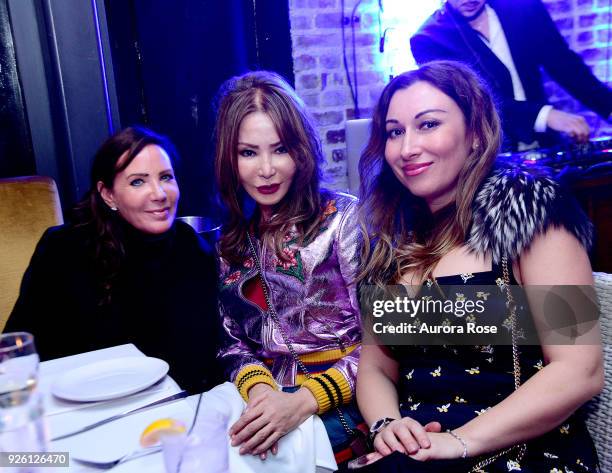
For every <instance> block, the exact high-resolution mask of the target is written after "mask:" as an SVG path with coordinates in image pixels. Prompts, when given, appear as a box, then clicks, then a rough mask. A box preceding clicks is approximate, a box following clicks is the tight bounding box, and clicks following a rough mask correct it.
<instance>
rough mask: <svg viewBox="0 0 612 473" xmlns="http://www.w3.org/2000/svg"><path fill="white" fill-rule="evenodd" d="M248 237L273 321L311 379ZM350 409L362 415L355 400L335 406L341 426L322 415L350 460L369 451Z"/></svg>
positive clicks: (338, 448) (363, 431)
mask: <svg viewBox="0 0 612 473" xmlns="http://www.w3.org/2000/svg"><path fill="white" fill-rule="evenodd" d="M247 239H248V242H249V249H250V251H251V254H252V256H253V261H254V262H255V266H256V268H257V272H258V276H259V279H260V281H261V285H262V288H263V293H264V298H265V300H266V304H267V306H268V313H269V314H270V316H271V317H272V321H273V322H274V324H275V325H276V326H277V328H278V331H279V333H280V334H281V337H282V339H283V343H284V344H285V345H286V346H287V349H288V350H289V353H290V354H291V357H292V358H293V361H295V363H296V365H297V366H298V368H299V369H300V371H302V373H303V374H304V376H305V377H306V379H310V378H311V377H312V375H311V374H310V372H309V371H308V368H306V366H305V365H304V363H303V362H302V360H300V357H299V356H298V354H297V352H296V351H295V348H294V347H293V344H292V343H291V340H289V337H288V336H287V333H286V332H285V329H284V328H283V326H282V325H281V323H280V319H279V317H278V314H277V313H276V309H275V308H274V305H273V304H272V299H271V298H270V291H269V288H268V283H267V281H266V279H265V277H264V275H263V269H262V266H261V261H260V259H259V255H258V253H257V251H256V250H255V245H254V244H253V240H252V238H251V235H250V233H249V232H247ZM338 344H339V345H340V350H341V351H342V352H345V351H346V349H345V347H344V345H343V344H342V343H340V342H339V343H338ZM342 408H344V409H345V410H347V412H346V413H347V416H348V417H349V419H351V421H352V422H351V423H352V424H353V425H354V428H351V426H350V425H349V422H348V421H347V416H345V413H344V412H343V411H342ZM349 410H351V411H355V412H356V413H357V415H359V416H360V414H359V410H358V409H357V406H356V403H355V402H354V401H353V402H352V403H351V404H348V405H346V406H336V407H335V413H336V417H337V420H338V421H339V422H340V426H341V428H340V427H338V426H337V425H335V424H337V423H336V422H334V420H335V419H334V420H332V417H330V415H329V414H330V412H327V413H325V414H323V415H322V416H321V420H322V421H323V424H324V425H325V429H326V430H327V435H328V436H329V437H330V442H331V443H332V447H333V450H334V453H338V452H340V451H342V450H345V449H347V448H350V450H351V452H352V454H351V455H349V456H348V457H347V458H346V460H350V459H352V458H356V457H359V456H361V455H365V454H366V453H368V451H369V449H368V436H367V431H366V430H367V429H361V428H359V425H358V424H359V423H358V422H355V421H354V417H355V415H354V414H353V415H350V413H349V412H348V411H349Z"/></svg>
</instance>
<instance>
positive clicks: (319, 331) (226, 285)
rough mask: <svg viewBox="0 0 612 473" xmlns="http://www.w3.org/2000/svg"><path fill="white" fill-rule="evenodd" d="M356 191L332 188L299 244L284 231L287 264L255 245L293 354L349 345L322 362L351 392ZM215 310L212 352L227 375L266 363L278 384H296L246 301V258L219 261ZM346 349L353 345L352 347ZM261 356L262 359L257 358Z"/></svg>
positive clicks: (276, 336) (356, 333)
mask: <svg viewBox="0 0 612 473" xmlns="http://www.w3.org/2000/svg"><path fill="white" fill-rule="evenodd" d="M356 204H357V200H356V198H355V197H353V196H350V195H347V194H340V193H337V194H332V196H331V198H330V199H328V200H327V202H326V203H325V204H324V207H325V209H324V210H323V212H324V214H325V215H326V220H325V222H324V223H323V225H322V226H321V228H320V230H319V233H318V235H317V236H316V237H315V238H314V239H313V240H312V241H310V242H308V243H307V244H305V245H304V246H298V243H297V242H296V238H295V235H293V234H289V235H288V236H287V237H286V238H285V240H286V241H285V243H284V245H283V247H284V252H285V254H286V255H288V256H289V257H290V261H289V262H285V261H282V260H280V259H279V258H277V257H276V256H275V255H274V254H273V251H271V250H269V249H267V248H262V247H261V245H260V242H259V241H256V246H257V249H258V251H259V258H260V261H261V262H262V267H263V268H264V273H265V274H264V276H265V279H266V281H267V284H268V287H269V288H270V292H271V295H270V297H271V299H272V303H273V304H274V307H275V309H276V312H277V314H278V317H279V319H280V321H281V324H282V325H283V328H284V330H285V333H286V334H287V335H288V337H289V338H290V341H291V343H292V344H293V347H294V348H295V350H296V351H297V353H298V355H300V356H302V355H306V354H312V353H314V352H320V351H323V350H325V351H327V350H337V349H339V348H346V349H348V350H347V352H350V353H349V354H347V355H345V356H344V357H342V358H341V359H339V360H337V361H335V362H334V363H333V364H331V365H329V366H327V367H325V368H332V367H333V368H336V369H338V370H339V371H340V372H341V373H342V374H343V376H344V377H345V378H346V379H347V381H348V383H349V385H350V387H351V392H352V393H353V394H354V390H355V377H356V373H357V362H358V358H359V352H360V347H359V346H357V347H355V345H358V344H359V343H360V342H361V320H360V313H359V304H358V300H357V293H356V287H355V284H351V282H352V280H353V279H354V277H355V275H356V270H357V264H358V254H359V236H358V234H359V230H358V224H357V215H356V207H357V205H356ZM220 275H221V279H220V291H219V309H220V314H221V318H222V323H223V327H224V329H225V340H224V342H223V343H222V348H221V350H220V351H219V355H218V356H219V358H220V359H221V360H222V362H224V363H225V367H226V374H227V375H228V376H229V378H230V380H231V381H234V379H235V377H236V374H237V373H238V372H239V371H240V369H241V368H242V367H244V366H245V365H247V364H259V365H262V366H264V365H265V366H266V367H267V368H268V369H270V371H271V372H272V375H273V376H274V378H275V380H276V382H277V383H279V384H280V385H281V386H295V385H296V375H298V374H302V373H301V372H299V369H298V368H297V366H296V363H295V361H294V360H293V359H292V357H291V354H290V353H289V350H288V348H287V346H286V345H285V343H284V342H283V339H282V336H281V334H280V333H279V330H278V328H277V327H276V325H275V323H274V322H273V320H272V318H271V316H270V315H269V313H267V312H266V311H264V310H263V309H261V308H260V307H259V306H257V305H256V304H254V303H252V302H251V301H249V300H247V299H246V298H245V297H244V295H243V292H242V286H243V284H244V283H245V282H246V281H248V280H249V279H251V278H254V277H257V270H256V267H255V264H254V261H253V259H252V258H246V259H245V261H243V263H242V264H241V265H234V266H231V267H230V266H229V265H228V264H227V263H226V262H225V261H223V260H222V261H221V262H220ZM351 350H352V351H351ZM264 361H265V363H264Z"/></svg>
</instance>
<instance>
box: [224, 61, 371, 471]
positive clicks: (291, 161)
mask: <svg viewBox="0 0 612 473" xmlns="http://www.w3.org/2000/svg"><path fill="white" fill-rule="evenodd" d="M216 145H217V152H216V161H215V169H216V175H217V180H218V184H219V189H220V192H221V196H222V198H223V202H224V204H225V206H226V209H227V221H226V224H225V225H224V226H223V230H222V235H221V239H220V241H219V244H218V250H219V255H220V259H221V270H220V273H221V288H220V295H219V299H220V312H221V317H222V321H223V327H224V328H225V332H226V336H225V342H224V344H223V347H222V349H221V352H220V358H221V360H222V361H223V362H224V363H225V365H226V368H227V370H226V373H227V376H228V377H229V378H230V380H231V381H232V382H234V383H235V384H236V387H237V389H238V390H239V392H240V394H241V395H242V397H243V398H244V400H245V402H247V409H246V411H245V413H244V414H243V415H242V417H241V418H240V419H239V420H238V421H237V422H236V423H235V424H234V425H233V426H232V428H231V430H230V434H231V438H232V444H233V445H236V446H240V453H243V454H245V453H249V454H255V455H260V456H261V457H262V458H265V457H266V454H267V452H268V451H269V450H272V451H273V452H275V451H276V448H277V447H276V443H277V441H278V440H279V439H280V438H281V437H282V436H283V435H284V434H286V433H288V432H290V431H292V430H294V429H295V428H296V427H297V426H299V425H300V424H301V423H302V422H303V421H304V420H306V419H307V418H308V417H310V416H311V415H313V414H315V413H318V414H319V415H321V416H322V419H323V421H324V423H325V425H326V428H327V432H328V434H329V437H330V440H331V443H332V446H333V448H334V451H335V452H336V459H337V461H338V462H342V461H344V460H346V459H348V458H350V457H351V455H352V454H351V449H350V442H351V440H352V438H353V437H354V432H353V430H354V429H355V428H356V425H357V424H358V423H359V422H360V418H359V415H358V411H357V409H356V406H354V405H353V404H352V400H353V394H354V390H355V375H356V366H357V360H358V356H359V351H360V340H361V332H360V327H359V317H360V316H359V309H358V304H357V299H356V291H355V286H354V285H353V284H351V283H352V281H353V279H354V277H355V274H356V273H355V270H356V268H357V254H358V238H357V233H358V232H357V228H356V225H355V222H354V220H353V219H354V215H355V209H356V205H355V204H356V199H355V198H354V197H352V196H349V195H345V194H340V193H332V192H328V191H323V190H321V189H319V163H320V162H321V160H322V151H321V145H320V142H319V140H318V138H317V134H316V130H315V127H314V125H313V123H312V119H311V117H310V115H309V114H308V113H307V112H306V108H305V106H304V104H303V103H302V101H301V99H300V98H299V97H298V96H297V95H296V94H295V92H294V91H293V89H291V87H290V86H289V85H288V84H287V83H286V82H285V81H284V80H283V79H282V78H281V77H280V76H278V75H276V74H274V73H271V72H264V71H261V72H252V73H248V74H245V75H243V76H240V77H235V78H233V79H230V80H229V81H228V82H227V83H226V84H225V85H224V86H223V88H222V90H221V99H220V103H219V110H218V118H217V126H216ZM336 408H338V409H339V410H338V409H336Z"/></svg>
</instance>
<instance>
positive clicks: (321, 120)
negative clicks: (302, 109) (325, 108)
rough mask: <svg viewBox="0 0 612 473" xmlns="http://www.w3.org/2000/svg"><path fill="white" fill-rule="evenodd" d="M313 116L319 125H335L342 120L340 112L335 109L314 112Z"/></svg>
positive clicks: (342, 116)
mask: <svg viewBox="0 0 612 473" xmlns="http://www.w3.org/2000/svg"><path fill="white" fill-rule="evenodd" d="M314 117H315V119H316V120H317V123H318V124H319V126H330V125H337V124H338V123H342V120H343V119H344V115H343V114H342V112H336V111H332V112H323V113H315V114H314Z"/></svg>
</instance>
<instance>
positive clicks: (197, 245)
mask: <svg viewBox="0 0 612 473" xmlns="http://www.w3.org/2000/svg"><path fill="white" fill-rule="evenodd" d="M125 227H127V225H125ZM130 229H131V230H130ZM130 229H127V230H126V232H125V240H124V243H125V249H126V260H125V264H124V265H123V267H122V269H121V272H120V273H119V275H118V277H117V279H116V281H115V282H114V285H113V291H112V297H111V300H110V302H109V303H106V304H100V299H101V297H100V295H101V291H100V279H99V277H98V273H97V265H96V264H95V260H94V256H93V253H92V249H91V246H90V242H91V240H92V238H96V235H95V232H94V231H93V230H92V229H91V228H90V227H89V226H86V227H75V226H73V225H62V226H59V227H52V228H50V229H48V230H47V231H46V232H45V234H44V235H43V236H42V238H41V240H40V242H39V243H38V246H37V247H36V250H35V252H34V255H33V256H32V260H31V262H30V265H29V267H28V269H27V270H26V273H25V275H24V278H23V282H22V285H21V291H20V295H19V298H18V300H17V303H16V304H15V307H14V309H13V312H12V313H11V316H10V317H9V320H8V322H7V326H6V329H5V330H6V331H16V330H25V331H28V332H31V333H33V334H34V337H35V344H36V347H37V350H38V352H39V354H40V356H41V359H43V360H47V359H52V358H58V357H62V356H67V355H73V354H76V353H81V352H85V351H91V350H96V349H100V348H105V347H109V346H114V345H119V344H124V343H134V344H135V345H136V346H137V347H138V348H139V349H140V350H141V351H143V352H144V353H145V354H146V355H148V356H154V357H159V358H162V359H164V360H165V361H167V362H168V363H169V364H170V374H171V375H172V376H173V377H174V378H175V380H176V381H177V382H178V383H179V384H180V385H181V386H182V387H184V388H187V389H188V390H190V391H192V392H201V391H202V390H203V389H205V388H207V387H210V386H212V385H214V384H216V383H217V382H219V381H220V379H221V378H220V371H219V370H217V368H216V364H215V355H216V351H217V348H218V346H217V341H218V336H219V335H220V323H219V316H218V311H217V290H216V288H217V272H216V260H215V257H214V254H213V252H212V250H211V248H210V247H209V245H208V244H207V243H206V242H204V241H203V240H202V239H201V238H200V237H199V236H198V235H197V234H196V233H195V232H194V230H193V229H192V228H191V227H189V226H188V225H186V224H185V223H183V222H179V221H177V222H176V223H175V224H174V226H173V228H172V229H171V230H170V231H168V232H167V233H165V234H164V235H161V236H151V235H144V234H142V233H140V232H138V231H136V230H135V229H133V228H132V227H130Z"/></svg>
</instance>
